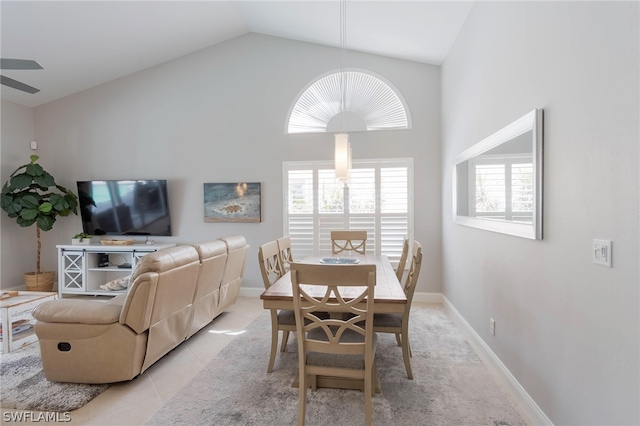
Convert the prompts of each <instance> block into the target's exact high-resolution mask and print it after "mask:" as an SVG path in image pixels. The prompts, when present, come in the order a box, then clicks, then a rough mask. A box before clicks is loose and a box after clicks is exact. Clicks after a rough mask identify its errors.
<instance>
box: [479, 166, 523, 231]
mask: <svg viewBox="0 0 640 426" xmlns="http://www.w3.org/2000/svg"><path fill="white" fill-rule="evenodd" d="M469 164H470V165H471V168H470V170H469V180H470V185H469V187H470V188H475V192H472V193H470V194H469V196H470V197H471V199H470V200H469V201H470V204H469V205H470V206H471V212H470V213H471V216H476V217H482V218H486V219H501V220H505V219H506V220H512V221H515V222H525V223H531V222H532V221H533V162H532V159H531V157H530V156H522V155H510V156H497V155H495V156H485V157H483V158H477V159H474V160H473V161H470V163H469Z"/></svg>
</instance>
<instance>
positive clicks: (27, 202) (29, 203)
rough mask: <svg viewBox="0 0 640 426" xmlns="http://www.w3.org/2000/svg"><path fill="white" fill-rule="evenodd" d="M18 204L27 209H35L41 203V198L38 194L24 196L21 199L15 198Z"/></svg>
mask: <svg viewBox="0 0 640 426" xmlns="http://www.w3.org/2000/svg"><path fill="white" fill-rule="evenodd" d="M16 201H17V203H18V204H20V205H21V206H22V207H25V208H27V209H37V208H38V206H39V205H40V203H41V202H42V197H41V196H40V195H39V194H36V193H33V194H26V195H23V196H22V197H18V198H16Z"/></svg>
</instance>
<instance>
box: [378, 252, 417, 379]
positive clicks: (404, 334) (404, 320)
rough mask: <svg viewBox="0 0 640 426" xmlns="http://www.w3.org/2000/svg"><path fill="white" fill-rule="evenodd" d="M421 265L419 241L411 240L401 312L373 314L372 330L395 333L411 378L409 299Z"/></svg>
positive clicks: (414, 288)
mask: <svg viewBox="0 0 640 426" xmlns="http://www.w3.org/2000/svg"><path fill="white" fill-rule="evenodd" d="M421 265H422V246H421V245H420V243H419V242H417V241H414V242H413V251H412V253H411V264H410V266H409V273H408V274H407V277H406V278H405V280H404V284H403V289H404V293H405V295H406V296H407V304H406V305H405V307H404V313H402V314H375V315H374V316H373V331H376V332H380V333H393V334H395V335H396V341H397V342H398V346H402V357H403V358H404V367H405V369H406V370H407V377H408V378H409V379H413V372H412V371H411V359H410V357H411V345H409V313H410V312H411V301H412V300H413V293H414V292H415V290H416V283H417V282H418V275H420V267H421Z"/></svg>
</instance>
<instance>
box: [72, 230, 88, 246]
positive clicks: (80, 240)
mask: <svg viewBox="0 0 640 426" xmlns="http://www.w3.org/2000/svg"><path fill="white" fill-rule="evenodd" d="M89 243H91V235H89V234H85V233H84V232H80V233H79V234H76V235H74V236H73V238H72V239H71V244H89Z"/></svg>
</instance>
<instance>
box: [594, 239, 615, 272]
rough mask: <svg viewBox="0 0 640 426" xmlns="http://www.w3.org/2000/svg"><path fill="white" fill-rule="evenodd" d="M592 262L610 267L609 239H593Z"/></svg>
mask: <svg viewBox="0 0 640 426" xmlns="http://www.w3.org/2000/svg"><path fill="white" fill-rule="evenodd" d="M592 252H593V263H595V264H597V265H602V266H606V267H608V268H611V254H612V252H611V241H610V240H598V239H594V240H593V250H592Z"/></svg>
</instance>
